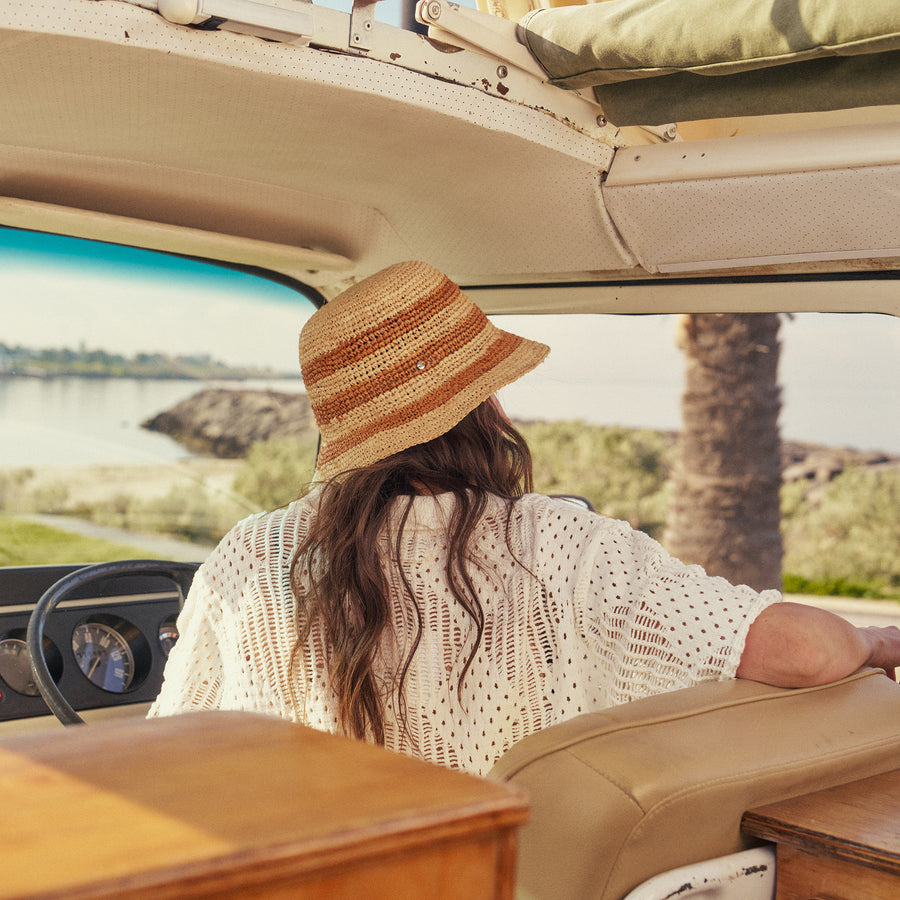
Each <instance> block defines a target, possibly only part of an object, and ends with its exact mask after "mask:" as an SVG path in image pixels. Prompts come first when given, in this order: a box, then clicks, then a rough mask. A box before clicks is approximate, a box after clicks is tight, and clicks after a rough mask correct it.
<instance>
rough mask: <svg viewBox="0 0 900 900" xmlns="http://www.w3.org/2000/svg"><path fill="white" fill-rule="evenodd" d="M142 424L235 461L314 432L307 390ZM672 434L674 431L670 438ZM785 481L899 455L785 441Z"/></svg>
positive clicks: (229, 394) (222, 403)
mask: <svg viewBox="0 0 900 900" xmlns="http://www.w3.org/2000/svg"><path fill="white" fill-rule="evenodd" d="M143 426H144V427H145V428H148V429H150V430H151V431H158V432H161V433H163V434H166V435H168V436H169V437H171V438H173V439H174V440H176V441H178V442H179V443H181V444H183V445H184V446H185V447H187V448H188V449H189V450H191V451H193V452H194V453H198V454H202V455H206V456H213V457H218V458H219V459H238V458H240V457H242V456H244V454H246V452H247V451H248V450H249V449H250V447H251V446H252V445H253V444H254V443H255V442H256V441H262V440H268V439H269V438H273V437H295V438H301V439H303V438H308V437H311V436H314V435H315V434H316V424H315V420H314V419H313V415H312V410H311V409H310V406H309V400H308V399H307V398H306V395H305V394H289V393H280V392H277V391H255V390H229V389H225V388H209V389H207V390H204V391H200V392H199V393H197V394H194V395H193V396H191V397H188V398H187V399H186V400H183V401H181V402H180V403H178V404H176V405H175V406H173V407H172V408H171V409H168V410H165V411H164V412H161V413H159V414H158V415H156V416H154V417H153V418H152V419H148V420H147V421H146V422H144V423H143ZM675 437H676V435H674V434H672V435H671V438H672V440H675ZM781 459H782V472H783V477H784V481H785V482H786V483H789V482H794V481H807V482H809V483H810V487H812V486H814V485H818V484H826V483H828V482H829V481H831V480H832V479H833V478H835V477H836V476H837V475H839V474H840V473H841V472H843V471H844V470H845V469H847V468H850V467H858V466H866V467H878V468H890V469H895V470H896V469H900V457H898V456H890V455H888V454H886V453H880V452H877V451H864V450H855V449H853V448H851V447H828V446H823V445H821V444H810V443H803V442H798V441H785V442H783V443H782V449H781Z"/></svg>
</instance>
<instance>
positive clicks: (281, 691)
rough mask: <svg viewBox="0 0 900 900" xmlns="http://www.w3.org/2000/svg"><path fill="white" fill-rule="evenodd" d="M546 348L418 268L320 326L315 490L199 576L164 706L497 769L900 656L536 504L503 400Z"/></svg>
mask: <svg viewBox="0 0 900 900" xmlns="http://www.w3.org/2000/svg"><path fill="white" fill-rule="evenodd" d="M547 352H548V351H547V347H545V346H544V345H543V344H539V343H536V342H534V341H528V340H525V339H523V338H520V337H516V336H515V335H511V334H509V333H507V332H504V331H501V330H499V329H497V328H495V327H494V326H493V325H492V324H491V323H490V322H489V321H488V320H487V318H486V317H485V316H484V314H483V313H482V312H481V311H480V310H479V309H478V308H477V307H476V306H475V304H474V303H472V301H471V300H469V298H468V297H466V296H465V295H464V294H463V293H462V292H461V291H460V290H459V288H458V287H457V286H456V285H455V284H453V282H451V281H450V280H449V279H447V278H446V277H445V276H443V275H442V274H441V273H440V272H438V271H437V270H436V269H433V268H432V267H430V266H428V265H426V264H424V263H401V264H398V265H396V266H391V267H389V268H388V269H385V270H383V271H382V272H379V273H378V274H376V275H373V276H372V277H370V278H368V279H366V280H365V281H362V282H360V283H359V284H357V285H355V286H354V287H352V288H351V289H350V290H348V291H346V292H344V293H343V294H341V295H340V296H339V297H337V298H336V299H335V300H333V301H332V302H330V303H328V304H327V305H326V306H325V307H323V308H322V309H321V310H319V311H318V312H317V313H316V314H315V315H313V316H312V318H311V319H310V320H309V322H308V323H307V325H306V326H305V327H304V329H303V332H302V334H301V337H300V362H301V368H302V371H303V377H304V381H305V383H306V388H307V391H308V395H309V400H310V404H311V406H312V409H313V412H314V413H315V416H316V420H317V422H318V424H319V428H320V431H321V434H322V446H321V450H320V455H319V461H318V478H317V480H318V481H319V482H320V483H318V484H317V486H316V487H315V488H314V489H313V490H311V491H310V492H309V493H308V494H307V495H306V496H305V497H302V498H301V499H299V500H297V501H295V502H294V503H292V504H290V505H289V506H288V507H286V508H284V509H280V510H277V511H275V512H272V513H266V514H260V515H257V516H252V517H250V518H249V519H246V520H245V521H243V522H241V523H239V524H238V525H237V526H236V527H235V528H234V529H233V530H232V531H231V532H230V533H229V534H228V535H227V536H226V537H225V538H224V539H223V541H222V543H221V544H220V545H219V547H218V548H217V549H216V550H215V551H214V553H213V554H212V555H211V556H210V558H209V559H208V560H207V561H206V563H205V564H204V566H203V567H202V568H201V569H200V571H199V572H198V574H197V577H196V579H195V581H194V584H193V587H192V589H191V591H190V595H189V597H188V598H187V602H186V604H185V608H184V611H183V612H182V614H181V617H180V619H179V622H178V627H179V631H180V634H181V636H180V638H179V641H178V643H177V645H176V646H175V648H174V649H173V651H172V655H171V658H170V660H169V663H168V666H167V669H166V678H165V682H164V685H163V689H162V692H161V694H160V696H159V698H158V699H157V701H156V703H155V704H154V706H153V709H152V710H151V715H166V714H171V713H176V712H182V711H186V710H189V709H209V708H227V709H242V710H250V711H257V712H264V713H271V714H275V715H280V716H285V717H287V718H290V719H293V720H296V721H299V722H303V723H305V724H307V725H311V726H313V727H316V728H320V729H324V730H327V731H332V732H343V733H346V734H350V735H354V736H356V737H360V738H364V739H367V740H371V741H375V742H377V743H381V744H384V745H386V746H387V747H390V748H392V749H395V750H401V751H404V752H406V753H409V754H411V755H414V756H418V757H421V758H423V759H427V760H430V761H432V762H435V763H441V764H444V765H448V766H453V767H459V768H463V769H467V770H470V771H473V772H477V773H480V774H483V773H485V772H487V771H488V770H489V769H490V768H491V766H492V765H493V763H494V762H495V761H496V760H497V758H498V757H499V756H500V755H501V754H502V753H503V752H504V751H505V750H506V749H507V748H508V747H510V746H511V745H512V744H514V743H515V742H517V741H518V740H520V739H521V738H523V737H525V736H527V735H528V734H531V733H532V732H534V731H536V730H538V729H540V728H545V727H547V726H549V725H552V724H555V723H557V722H560V721H563V720H565V719H568V718H570V717H572V716H575V715H578V714H579V713H583V712H589V711H592V710H597V709H602V708H604V707H608V706H610V705H612V704H617V703H622V702H625V701H628V700H631V699H635V698H638V697H642V696H645V695H648V694H653V693H658V692H660V691H666V690H672V689H676V688H681V687H687V686H689V685H692V684H695V683H697V682H700V681H705V680H710V679H725V678H732V677H735V676H737V677H745V678H753V679H756V680H761V681H766V682H769V683H772V684H777V685H785V686H800V685H805V684H814V683H822V682H827V681H831V680H835V679H838V678H840V677H842V676H844V675H846V674H849V673H850V672H852V671H854V670H855V669H857V668H859V667H860V666H862V665H864V664H869V665H876V666H885V667H887V666H892V665H895V664H896V663H897V661H898V659H900V630H898V629H896V628H893V629H865V630H861V629H856V628H853V627H852V626H851V625H849V623H847V622H845V621H844V620H843V619H840V618H838V617H836V616H833V615H831V614H830V613H827V612H824V611H822V610H817V609H810V608H807V607H802V606H796V605H794V604H788V603H781V602H779V601H780V600H781V597H780V595H779V594H778V593H777V592H774V591H767V592H764V593H762V594H757V593H756V592H754V591H752V590H751V589H750V588H748V587H745V586H740V587H735V586H733V585H731V584H729V583H728V582H727V581H725V580H724V579H721V578H711V577H708V576H707V575H706V574H705V573H704V572H703V571H702V569H700V568H699V567H696V566H684V565H683V564H682V563H680V562H679V561H678V560H675V559H672V558H671V557H669V556H668V555H667V554H666V552H665V551H664V550H663V548H662V547H661V546H659V544H657V543H655V542H654V541H652V540H651V539H650V538H648V537H647V536H646V535H644V534H642V533H640V532H636V531H633V530H632V529H630V528H629V527H628V526H627V525H625V524H624V523H621V522H616V521H613V520H610V519H606V518H603V517H601V516H598V515H595V514H593V513H589V512H586V511H584V510H580V509H577V508H575V507H573V506H571V505H570V504H567V503H565V502H563V501H559V500H553V499H550V498H547V497H543V496H540V495H536V494H532V493H529V491H530V490H531V459H530V455H529V452H528V448H527V446H526V444H525V441H524V440H523V439H522V437H521V436H520V435H519V433H518V432H517V431H516V430H515V428H514V427H513V426H512V424H511V423H510V422H509V420H508V419H507V418H506V417H505V415H504V414H503V412H502V410H501V408H500V406H499V404H498V403H497V401H496V400H495V399H494V398H493V395H494V392H495V391H497V390H498V389H499V388H501V387H503V386H504V385H506V384H508V383H510V382H511V381H513V380H515V379H516V378H518V377H520V376H521V375H523V374H525V373H526V372H528V371H530V370H531V369H532V368H534V367H535V366H536V365H538V364H539V363H540V362H541V361H542V360H543V358H544V356H545V355H546V354H547Z"/></svg>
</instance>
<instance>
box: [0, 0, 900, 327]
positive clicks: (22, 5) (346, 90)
mask: <svg viewBox="0 0 900 900" xmlns="http://www.w3.org/2000/svg"><path fill="white" fill-rule="evenodd" d="M327 12H328V14H329V15H332V16H340V15H341V14H339V13H334V12H333V11H327ZM385 27H387V26H385ZM391 31H392V32H393V34H392V35H391V40H396V42H397V43H396V46H397V51H396V53H397V56H398V57H401V58H402V57H403V56H404V54H406V55H416V57H417V64H418V67H419V68H420V69H421V68H423V67H424V68H427V64H428V62H429V59H430V58H431V56H430V54H432V53H434V54H436V53H437V51H436V50H434V49H433V48H432V47H431V46H430V45H429V44H428V43H427V42H425V41H424V40H423V39H422V38H420V37H418V36H416V35H412V34H410V33H408V32H402V31H400V30H399V29H391ZM392 55H393V54H392ZM435 59H436V60H437V57H435ZM477 62H478V60H476V63H477ZM483 62H484V65H485V67H486V69H485V71H486V72H487V71H488V70H490V72H494V71H495V70H496V62H497V61H496V60H484V61H483ZM435 65H436V67H437V63H436V64H435ZM442 71H444V70H442ZM879 127H880V128H882V129H885V128H886V129H888V133H889V137H888V139H887V140H886V139H885V133H886V132H884V131H882V132H880V133H879V135H880V136H878V135H876V134H875V132H874V131H872V130H867V129H866V128H865V127H860V128H857V129H854V132H853V135H852V137H851V139H850V140H845V141H844V142H843V143H841V141H836V142H835V141H832V136H831V135H832V133H831V132H829V133H825V132H823V133H822V134H821V135H819V136H818V137H817V138H815V139H814V140H816V141H824V142H825V144H826V145H828V146H831V144H832V143H833V144H834V147H835V150H834V152H832V153H830V154H826V155H827V156H828V159H827V160H826V164H825V165H824V166H821V167H818V168H816V167H813V169H810V167H809V166H808V165H807V164H805V163H804V162H803V158H804V155H805V154H806V150H804V149H803V147H804V146H806V147H807V148H810V147H812V146H813V144H812V143H807V144H806V145H803V144H799V145H798V144H797V139H796V137H795V136H792V135H790V134H788V135H773V136H770V137H769V138H768V139H767V142H765V143H764V145H757V144H753V143H752V139H749V138H747V139H745V138H722V139H719V140H718V141H712V142H710V145H711V146H712V147H714V148H716V153H715V154H713V156H715V157H716V159H717V160H718V161H719V162H718V163H717V165H718V168H716V169H715V171H712V170H710V171H706V170H704V169H703V167H702V166H701V167H700V168H695V169H694V170H690V171H688V170H686V169H685V164H684V162H683V160H682V158H681V157H682V153H681V152H680V151H679V147H688V146H699V145H688V144H681V145H679V144H668V145H664V146H663V145H660V146H656V147H648V148H646V156H645V160H651V159H652V160H655V169H654V175H653V176H652V178H651V179H650V181H649V182H648V181H647V180H646V179H642V178H641V177H640V176H638V175H636V163H635V158H634V157H635V155H639V154H637V151H635V150H633V149H628V148H624V149H623V150H619V151H615V149H614V148H613V147H612V146H611V145H610V144H609V143H608V142H606V141H605V140H603V139H600V138H598V137H597V135H589V134H586V133H585V132H584V130H582V129H579V128H576V127H573V125H572V124H571V123H570V122H566V121H564V120H563V119H562V117H560V116H558V115H554V114H553V113H552V112H551V111H548V110H543V109H535V108H529V107H527V106H525V105H522V104H521V103H512V102H508V101H505V100H504V99H502V98H501V97H498V96H496V95H494V94H490V93H487V92H485V91H484V90H481V89H479V88H478V87H477V85H474V84H458V83H453V81H452V80H448V79H447V78H446V77H445V76H442V77H440V78H438V77H434V76H429V75H427V74H423V73H422V72H419V71H410V70H407V69H405V68H402V67H400V66H399V65H391V64H390V63H387V62H379V61H378V60H375V59H369V58H366V57H365V56H358V55H348V54H340V53H335V52H330V51H326V50H322V49H314V48H310V47H302V46H290V45H286V44H278V43H270V42H265V41H262V40H260V39H258V38H254V37H250V36H246V35H236V34H230V33H225V32H203V31H197V30H195V29H189V28H185V27H182V26H174V25H171V24H169V23H167V22H166V21H165V20H163V19H162V18H160V17H159V16H158V15H157V14H156V13H155V12H152V11H150V10H146V9H141V8H138V7H135V6H132V5H128V4H126V3H119V2H116V0H100V2H96V0H5V2H4V4H3V5H2V6H0V198H4V197H5V198H11V201H12V202H7V203H6V204H5V205H4V202H3V201H2V199H0V224H11V225H15V226H17V227H26V228H35V229H38V230H51V231H53V230H57V231H64V232H65V233H73V234H81V235H82V236H89V237H100V238H102V239H106V240H117V239H118V240H122V241H123V242H129V243H135V244H138V245H145V246H154V244H153V243H152V241H151V239H150V238H148V237H146V235H147V234H149V233H151V232H152V234H154V235H157V237H158V244H159V246H161V247H162V248H163V249H169V250H171V249H172V248H173V247H174V248H178V247H184V248H185V249H184V250H183V252H187V253H191V252H196V253H198V254H200V253H204V254H206V253H208V255H210V256H211V257H212V258H218V259H224V260H232V261H237V262H240V263H242V264H245V265H258V266H262V267H267V268H271V269H274V270H275V271H277V272H280V273H282V274H285V275H288V276H290V277H293V278H297V279H299V280H300V281H303V282H305V283H308V284H311V285H313V286H315V287H317V288H319V289H321V290H323V292H324V293H325V294H326V295H329V294H332V293H333V292H334V291H336V290H338V289H340V288H341V287H342V286H344V285H345V284H346V283H348V281H349V280H350V279H352V278H355V277H358V276H361V275H365V274H368V273H370V272H372V271H375V270H376V269H378V268H380V267H381V266H383V265H387V264H389V263H392V262H395V261H397V260H399V259H404V258H420V259H424V260H427V261H429V262H431V263H433V264H434V265H436V266H438V267H439V268H441V269H443V270H444V271H446V272H447V273H448V274H449V275H451V277H453V278H455V279H456V280H457V281H459V282H461V283H463V284H466V285H469V286H472V287H473V288H475V289H477V291H478V297H479V302H481V303H482V305H483V306H484V308H485V309H487V310H488V311H517V310H527V311H548V310H558V309H579V310H581V311H585V310H586V309H594V310H597V311H610V310H614V311H641V312H645V311H650V310H656V309H659V310H665V311H671V310H672V309H691V308H697V309H710V308H713V309H723V310H724V309H732V308H736V307H735V304H739V306H738V307H737V308H763V309H764V308H783V309H791V308H798V309H799V308H804V309H805V308H810V305H812V308H846V304H847V302H848V301H847V299H846V297H847V293H848V292H847V291H846V290H843V289H831V288H823V290H822V291H820V292H819V293H818V294H817V295H815V296H812V295H810V293H809V292H808V291H807V290H806V289H805V288H804V287H803V282H797V284H796V285H794V286H793V287H792V289H791V290H790V291H788V290H787V288H785V290H784V291H783V292H777V293H776V292H773V291H772V290H770V289H769V288H768V287H767V286H766V285H765V284H763V285H762V286H761V287H760V289H759V290H756V291H754V289H753V288H752V286H750V287H748V286H747V285H746V284H745V287H744V289H743V290H742V292H728V293H724V292H723V291H722V290H721V289H719V288H717V285H716V283H713V282H709V283H707V284H706V286H705V287H704V286H703V285H702V284H701V285H700V286H697V285H695V286H694V287H693V288H692V289H690V290H687V289H686V285H685V282H684V279H685V278H686V277H687V278H693V279H694V281H697V280H698V279H699V280H701V281H703V280H704V279H709V278H711V277H714V278H716V279H721V277H722V274H723V273H722V269H721V266H712V267H710V265H709V263H710V262H712V263H722V262H723V261H724V262H725V264H726V275H728V276H734V277H735V278H738V279H743V280H744V281H745V282H746V280H747V279H748V278H749V279H750V281H751V282H752V281H753V280H754V278H758V277H765V278H768V277H770V276H772V275H776V276H778V277H782V276H785V275H790V274H792V273H800V274H802V275H804V276H809V277H812V278H819V277H820V276H822V277H828V276H831V275H832V274H835V273H836V274H837V275H838V276H842V275H844V274H846V273H850V274H852V275H854V276H858V275H859V273H867V272H873V271H874V272H876V273H877V275H878V279H877V280H876V281H873V282H872V283H871V284H867V285H866V286H865V289H863V290H860V289H856V290H855V291H854V293H853V296H854V301H853V302H854V303H856V304H858V306H859V308H868V309H880V310H884V311H892V312H900V296H898V291H897V289H896V287H895V285H896V282H891V281H889V280H886V277H885V273H888V275H890V273H892V272H893V271H894V270H896V269H897V268H900V265H898V259H900V251H898V250H897V249H896V248H897V247H898V246H900V238H898V236H897V234H896V232H897V224H896V223H897V217H896V216H895V215H892V214H890V212H887V213H886V210H895V209H896V200H897V192H898V184H897V172H898V170H900V169H898V166H900V158H898V154H900V139H898V134H897V128H898V127H900V126H897V125H896V124H893V125H891V124H888V125H882V126H879ZM891 129H893V130H892V131H891ZM833 133H835V134H836V133H837V132H833ZM890 135H893V136H892V137H891V136H890ZM876 138H877V139H876ZM746 141H750V143H749V144H746V143H741V142H746ZM745 146H746V147H747V152H746V153H745V152H743V151H742V148H743V147H745ZM760 146H762V147H763V152H764V156H763V157H761V161H760V158H758V151H759V147H760ZM798 147H799V148H800V149H799V150H798ZM720 150H721V151H722V152H719V151H720ZM616 153H618V156H616V155H615V154H616ZM629 153H631V156H629V155H628V154H629ZM754 154H757V157H755V158H754V159H755V161H754V163H753V166H754V167H755V168H754V170H753V172H752V173H750V174H749V175H748V168H747V167H748V159H750V158H752V157H753V155H754ZM842 154H843V156H842ZM813 156H815V154H813ZM685 158H686V157H685ZM710 158H712V156H711V157H710ZM798 160H799V162H798ZM863 161H864V162H865V165H864V166H863V165H862V162H863ZM751 176H752V177H751ZM847 204H852V206H853V210H854V213H853V218H852V228H845V229H843V231H842V230H841V229H837V228H836V227H835V225H836V223H838V222H840V221H841V217H842V215H843V211H844V208H845V205H847ZM847 208H849V207H847ZM610 211H612V215H611V214H610ZM751 211H752V215H751V214H750V213H751ZM60 212H62V213H65V214H66V216H60V215H59V213H60ZM64 219H65V221H66V222H67V223H68V224H65V225H63V224H61V223H62V222H63V221H64ZM847 221H849V220H847ZM143 222H147V223H150V224H151V225H152V228H151V229H149V231H148V230H147V229H144V230H143V231H142V230H141V228H140V227H138V226H139V225H141V223H143ZM769 223H771V226H770V224H769ZM772 226H775V227H772ZM185 229H190V232H188V231H185ZM848 235H849V237H848ZM222 236H224V237H223V238H222V240H221V241H219V246H216V240H217V237H222ZM196 247H200V248H205V249H202V250H192V249H191V248H196ZM697 263H701V264H702V265H698V266H696V267H694V266H695V264H697ZM729 266H730V268H729ZM666 273H669V274H666ZM669 277H677V279H678V282H677V283H676V284H673V285H672V287H671V288H669V287H668V286H667V285H666V283H665V280H666V279H667V278H669ZM522 284H526V285H531V287H529V288H528V289H527V290H517V289H516V285H522ZM479 286H480V287H479ZM570 286H571V287H570ZM860 298H861V299H860ZM851 308H856V307H851Z"/></svg>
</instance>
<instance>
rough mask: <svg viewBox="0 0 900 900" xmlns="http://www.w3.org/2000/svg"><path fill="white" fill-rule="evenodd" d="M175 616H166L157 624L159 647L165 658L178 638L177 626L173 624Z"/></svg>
mask: <svg viewBox="0 0 900 900" xmlns="http://www.w3.org/2000/svg"><path fill="white" fill-rule="evenodd" d="M176 618H177V616H168V617H166V618H165V619H163V621H162V622H161V623H160V626H159V647H160V649H161V650H162V652H163V656H164V657H166V659H168V658H169V653H170V652H171V650H172V648H173V647H174V646H175V641H177V640H178V627H177V626H176V624H175V619H176Z"/></svg>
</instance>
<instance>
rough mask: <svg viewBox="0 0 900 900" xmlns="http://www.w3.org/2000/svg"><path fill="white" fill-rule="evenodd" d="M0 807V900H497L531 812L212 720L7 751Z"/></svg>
mask: <svg viewBox="0 0 900 900" xmlns="http://www.w3.org/2000/svg"><path fill="white" fill-rule="evenodd" d="M0 808H2V809H3V810H4V813H5V814H4V816H3V818H2V820H0V837H2V843H0V871H2V872H3V877H2V879H0V898H6V897H13V896H15V897H31V896H36V895H40V896H42V897H44V896H46V897H54V896H62V895H65V896H66V897H67V898H74V897H104V896H108V897H117V898H120V897H121V898H126V897H127V898H137V897H145V896H146V897H149V896H152V897H154V898H176V897H177V898H182V897H205V896H212V895H213V894H215V895H216V896H231V895H235V896H236V895H237V894H240V895H241V897H280V896H285V897H286V896H288V895H290V896H292V897H326V896H327V897H329V898H332V897H343V896H346V897H351V896H352V897H358V896H362V895H364V896H366V897H379V896H384V897H391V898H403V897H406V896H409V897H413V896H415V897H421V896H430V897H456V896H460V897H467V898H477V897H485V898H488V897H489V898H495V897H505V896H511V890H512V888H511V884H512V870H513V863H512V856H513V854H514V840H515V838H514V831H515V827H516V826H517V825H518V824H519V823H520V822H521V821H523V819H524V817H525V803H524V800H523V799H522V797H521V795H519V794H517V793H516V792H514V791H512V790H511V789H509V788H508V787H506V786H504V785H500V784H496V783H493V782H488V781H486V780H483V779H480V778H475V777H472V776H469V775H465V774H462V773H458V772H451V771H449V770H447V769H442V768H439V767H436V766H431V765H429V764H427V763H422V762H419V761H417V760H412V759H409V758H407V757H405V756H401V755H399V754H394V753H390V752H388V751H385V750H382V749H380V748H376V747H371V746H368V745H365V744H362V743H360V742H357V741H351V740H349V739H345V738H339V737H334V736H331V735H326V734H322V733H319V732H316V731H313V730H311V729H307V728H303V727H301V726H297V725H291V724H289V723H287V722H283V721H279V720H276V719H271V718H266V717H261V716H252V715H245V714H240V713H220V712H216V713H197V714H192V715H186V716H177V717H173V718H171V719H161V720H155V721H151V722H144V721H140V722H112V723H103V724H98V725H89V726H82V727H79V728H74V729H68V730H67V731H65V732H59V733H57V734H55V735H52V736H48V735H46V734H45V735H41V736H39V737H38V736H27V737H19V738H14V739H11V740H8V741H5V742H4V743H3V744H2V745H0ZM363 885H364V886H365V890H364V894H361V893H360V891H361V890H362V886H363Z"/></svg>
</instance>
